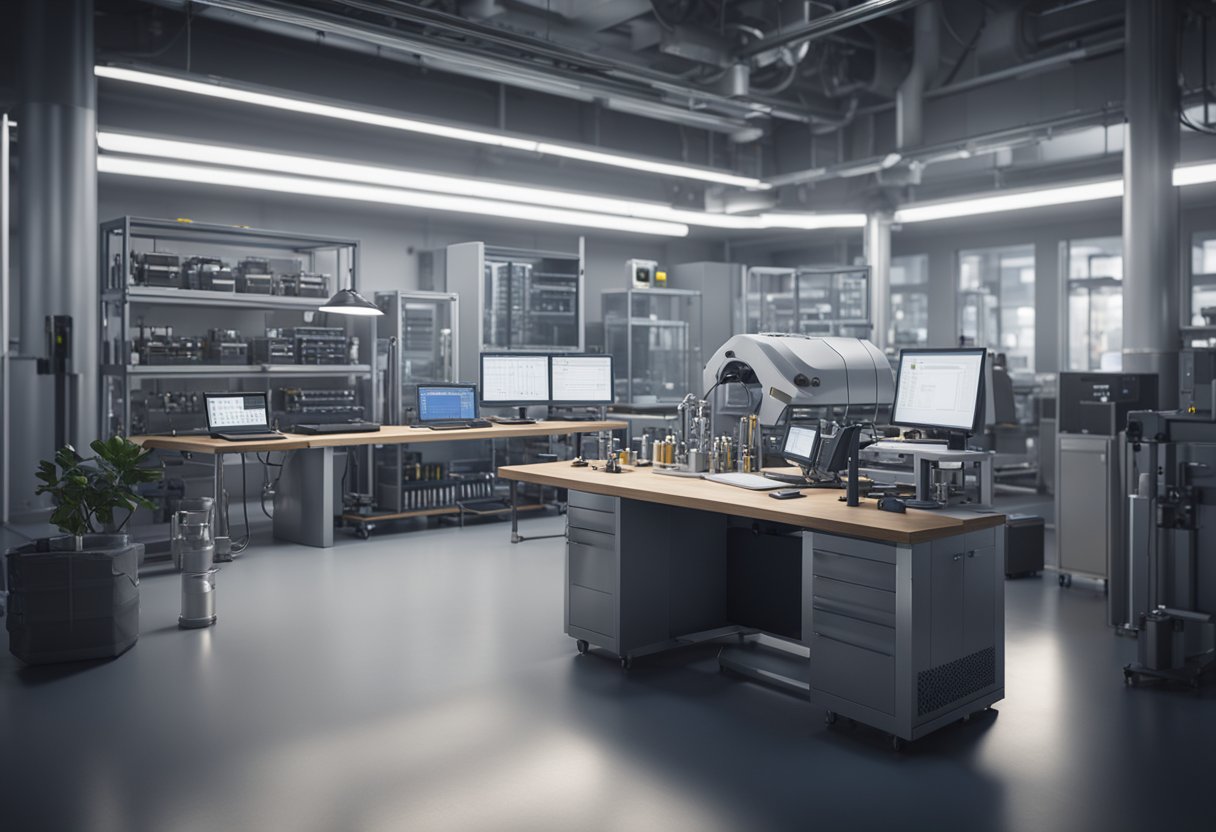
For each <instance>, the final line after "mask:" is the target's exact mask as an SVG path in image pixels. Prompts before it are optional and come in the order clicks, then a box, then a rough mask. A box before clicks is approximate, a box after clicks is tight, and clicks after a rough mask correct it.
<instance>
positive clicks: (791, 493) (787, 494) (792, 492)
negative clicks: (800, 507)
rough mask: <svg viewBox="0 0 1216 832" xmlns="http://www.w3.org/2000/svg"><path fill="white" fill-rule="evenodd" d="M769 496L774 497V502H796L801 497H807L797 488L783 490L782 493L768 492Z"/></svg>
mask: <svg viewBox="0 0 1216 832" xmlns="http://www.w3.org/2000/svg"><path fill="white" fill-rule="evenodd" d="M768 496H770V497H772V498H773V499H774V500H796V499H798V498H799V497H805V496H806V495H805V494H803V493H802V492H801V491H799V490H798V489H797V488H783V489H781V490H780V491H770V492H768Z"/></svg>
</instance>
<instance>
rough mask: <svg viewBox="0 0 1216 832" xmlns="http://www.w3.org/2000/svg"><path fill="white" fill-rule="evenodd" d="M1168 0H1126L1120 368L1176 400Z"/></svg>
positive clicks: (1165, 403) (1173, 77) (1166, 399)
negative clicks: (1154, 376)
mask: <svg viewBox="0 0 1216 832" xmlns="http://www.w3.org/2000/svg"><path fill="white" fill-rule="evenodd" d="M1176 5H1177V4H1175V2H1174V1H1173V0H1127V4H1126V10H1127V11H1126V14H1127V18H1126V25H1125V26H1124V31H1125V32H1126V36H1125V37H1126V46H1125V47H1124V67H1125V69H1124V72H1125V74H1126V85H1127V94H1126V97H1125V99H1124V112H1125V113H1126V114H1127V137H1126V139H1125V140H1124V141H1125V146H1124V149H1123V369H1124V371H1125V372H1129V373H1143V372H1155V373H1158V374H1159V378H1160V381H1159V389H1160V394H1161V402H1160V406H1161V407H1173V406H1174V405H1175V403H1176V402H1177V400H1178V395H1177V394H1178V344H1179V331H1178V327H1179V324H1180V321H1181V317H1180V314H1179V301H1178V295H1179V291H1178V287H1179V271H1178V197H1177V192H1176V190H1175V188H1174V186H1173V171H1174V165H1175V164H1176V163H1177V161H1178V77H1177V55H1176V54H1175V51H1174V50H1175V46H1176V40H1175V38H1176V33H1177V26H1178V16H1177V8H1176Z"/></svg>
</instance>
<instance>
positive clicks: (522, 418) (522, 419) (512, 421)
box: [489, 406, 536, 425]
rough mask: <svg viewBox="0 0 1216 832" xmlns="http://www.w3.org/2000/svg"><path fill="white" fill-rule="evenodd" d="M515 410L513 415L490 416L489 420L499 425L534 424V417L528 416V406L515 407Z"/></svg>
mask: <svg viewBox="0 0 1216 832" xmlns="http://www.w3.org/2000/svg"><path fill="white" fill-rule="evenodd" d="M515 411H516V415H515V416H490V417H489V420H490V421H491V422H495V423H497V424H500V425H534V424H536V420H535V419H529V418H528V408H527V407H526V406H525V407H517V408H515Z"/></svg>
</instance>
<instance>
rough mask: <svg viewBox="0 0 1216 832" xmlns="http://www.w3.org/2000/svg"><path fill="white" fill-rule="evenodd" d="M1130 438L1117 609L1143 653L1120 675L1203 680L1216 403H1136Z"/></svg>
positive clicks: (1213, 637)
mask: <svg viewBox="0 0 1216 832" xmlns="http://www.w3.org/2000/svg"><path fill="white" fill-rule="evenodd" d="M1185 363H1186V359H1185V358H1184V359H1183V364H1184V366H1185ZM1184 384H1185V382H1184ZM1127 443H1128V448H1129V451H1130V454H1129V476H1128V478H1127V482H1128V485H1129V488H1130V489H1131V491H1130V494H1129V495H1128V497H1127V517H1128V522H1127V525H1126V529H1127V539H1128V546H1129V551H1128V553H1127V554H1128V557H1127V558H1126V560H1125V561H1122V563H1123V564H1124V569H1121V570H1119V579H1120V580H1119V581H1118V582H1117V583H1116V582H1115V581H1114V580H1113V578H1114V577H1115V576H1114V575H1112V588H1111V617H1112V620H1113V622H1114V623H1116V624H1117V625H1119V626H1122V627H1126V628H1129V629H1134V630H1137V631H1138V632H1139V645H1138V647H1139V655H1138V660H1137V661H1136V662H1134V663H1133V664H1129V665H1128V666H1127V667H1126V668H1125V669H1124V678H1125V679H1126V680H1127V681H1128V682H1129V683H1133V684H1134V683H1136V682H1137V681H1138V680H1140V679H1142V678H1152V679H1165V680H1171V681H1181V682H1186V683H1189V684H1192V685H1194V686H1198V684H1199V679H1200V676H1201V675H1202V674H1203V673H1204V672H1205V671H1206V670H1207V669H1208V668H1209V667H1211V666H1212V664H1213V662H1214V660H1216V652H1214V651H1216V626H1214V624H1213V616H1216V411H1213V410H1212V409H1210V408H1207V409H1204V410H1196V411H1195V412H1191V413H1188V412H1167V413H1161V412H1147V411H1146V412H1133V413H1132V414H1130V415H1129V416H1128V422H1127Z"/></svg>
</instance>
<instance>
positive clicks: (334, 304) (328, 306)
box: [321, 289, 384, 316]
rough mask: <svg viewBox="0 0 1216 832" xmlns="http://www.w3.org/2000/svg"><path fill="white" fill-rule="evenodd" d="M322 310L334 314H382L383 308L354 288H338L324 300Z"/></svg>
mask: <svg viewBox="0 0 1216 832" xmlns="http://www.w3.org/2000/svg"><path fill="white" fill-rule="evenodd" d="M321 311H322V312H332V313H334V314H335V315H360V316H371V315H383V314H384V312H383V310H381V309H380V307H378V306H376V304H374V303H372V302H371V301H370V300H368V299H367V298H365V297H363V295H361V294H359V293H358V292H356V291H355V290H354V289H340V290H339V291H338V293H337V294H336V295H334V296H333V297H332V298H330V299H329V300H327V301H325V305H324V306H322V307H321Z"/></svg>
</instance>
